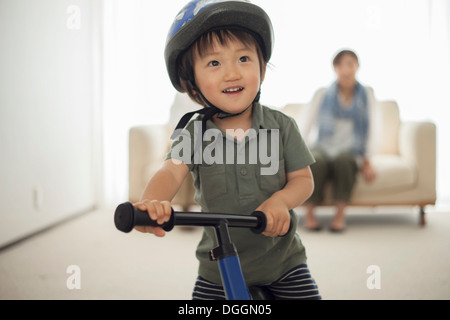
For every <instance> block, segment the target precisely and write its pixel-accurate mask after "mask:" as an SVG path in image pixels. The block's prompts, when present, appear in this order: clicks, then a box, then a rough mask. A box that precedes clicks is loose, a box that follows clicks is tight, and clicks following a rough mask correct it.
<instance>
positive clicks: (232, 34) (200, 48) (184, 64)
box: [179, 29, 266, 106]
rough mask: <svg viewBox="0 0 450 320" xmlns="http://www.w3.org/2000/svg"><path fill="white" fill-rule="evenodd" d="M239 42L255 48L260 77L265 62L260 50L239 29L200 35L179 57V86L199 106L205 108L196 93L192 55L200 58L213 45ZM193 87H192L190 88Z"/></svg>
mask: <svg viewBox="0 0 450 320" xmlns="http://www.w3.org/2000/svg"><path fill="white" fill-rule="evenodd" d="M235 40H237V41H240V42H241V43H242V44H243V45H245V46H247V47H255V48H256V52H257V54H258V59H259V68H260V72H261V75H262V74H263V73H264V70H265V66H266V62H265V61H264V55H263V52H262V50H261V46H260V44H259V42H258V41H257V40H256V38H255V37H254V36H253V35H252V34H250V33H249V32H246V31H244V30H240V29H220V30H214V31H211V32H208V33H205V34H204V35H202V36H201V37H200V38H199V39H197V41H195V42H194V44H193V45H191V47H190V48H189V49H188V50H187V51H186V52H185V53H184V54H183V55H182V56H181V59H180V62H179V77H180V84H181V86H182V87H183V89H184V90H185V91H186V92H187V94H188V95H189V97H190V98H191V99H192V100H194V101H195V102H197V103H198V104H200V105H203V106H206V105H207V104H206V103H205V101H203V98H202V97H201V95H199V94H198V93H197V90H196V88H195V87H196V84H195V77H194V53H195V54H197V55H199V56H200V57H202V56H203V55H204V54H205V53H206V52H207V51H208V50H209V49H211V48H212V47H213V46H214V44H215V43H219V44H220V45H222V46H225V45H227V44H228V43H229V42H230V41H235ZM192 85H194V87H192Z"/></svg>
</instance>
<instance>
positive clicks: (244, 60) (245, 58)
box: [239, 56, 249, 62]
mask: <svg viewBox="0 0 450 320" xmlns="http://www.w3.org/2000/svg"><path fill="white" fill-rule="evenodd" d="M248 61H249V57H247V56H244V57H240V58H239V62H248Z"/></svg>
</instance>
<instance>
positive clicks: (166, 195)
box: [134, 159, 189, 237]
mask: <svg viewBox="0 0 450 320" xmlns="http://www.w3.org/2000/svg"><path fill="white" fill-rule="evenodd" d="M188 172H189V168H188V166H187V165H186V164H184V163H181V162H177V163H175V161H173V160H171V159H169V160H166V161H165V162H164V164H163V166H162V167H161V168H160V169H159V170H158V171H157V172H156V173H155V174H154V175H153V177H152V178H151V179H150V180H149V182H148V183H147V186H146V187H145V189H144V192H143V193H142V196H141V200H140V201H139V202H137V203H135V204H134V206H135V207H136V208H138V209H139V210H142V211H147V212H148V214H149V216H150V218H151V219H152V220H157V221H158V223H159V224H163V223H164V222H167V221H169V219H170V215H171V205H170V201H172V199H173V198H174V197H175V195H176V193H177V191H178V190H179V189H180V186H181V184H182V183H183V181H184V178H185V177H186V175H187V174H188ZM135 229H136V230H138V231H140V232H149V233H154V234H155V235H156V236H159V237H163V236H164V235H165V231H164V230H163V229H162V228H153V227H135Z"/></svg>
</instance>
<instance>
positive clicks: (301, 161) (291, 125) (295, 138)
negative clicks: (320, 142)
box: [281, 116, 315, 173]
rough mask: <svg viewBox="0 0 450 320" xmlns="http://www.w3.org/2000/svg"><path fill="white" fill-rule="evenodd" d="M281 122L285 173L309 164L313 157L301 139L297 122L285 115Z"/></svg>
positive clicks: (311, 162)
mask: <svg viewBox="0 0 450 320" xmlns="http://www.w3.org/2000/svg"><path fill="white" fill-rule="evenodd" d="M283 122H284V123H283V124H282V126H281V128H282V133H281V137H282V141H283V156H284V162H285V167H286V173H289V172H293V171H297V170H300V169H303V168H305V167H307V166H310V165H311V164H313V163H314V162H315V159H314V157H313V155H312V154H311V151H310V150H309V148H308V146H307V145H306V143H305V141H304V140H303V138H302V135H301V133H300V130H299V129H298V126H297V123H296V122H295V120H294V119H293V118H291V117H287V116H286V117H285V119H284V121H283Z"/></svg>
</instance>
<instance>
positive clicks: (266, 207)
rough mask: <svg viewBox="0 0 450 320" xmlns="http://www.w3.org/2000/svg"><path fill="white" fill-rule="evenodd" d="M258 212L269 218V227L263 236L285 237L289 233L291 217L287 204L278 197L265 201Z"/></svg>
mask: <svg viewBox="0 0 450 320" xmlns="http://www.w3.org/2000/svg"><path fill="white" fill-rule="evenodd" d="M256 211H262V212H264V214H265V215H266V218H267V227H266V230H265V231H264V232H263V235H265V236H267V237H273V238H274V237H278V236H284V235H285V234H286V233H287V232H288V231H289V226H290V223H291V216H290V214H289V208H288V207H287V206H286V204H285V203H284V202H283V201H281V200H279V199H277V198H276V196H272V197H271V198H269V199H267V200H266V201H264V202H263V203H262V204H261V205H260V206H259V207H258V208H257V209H256Z"/></svg>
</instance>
